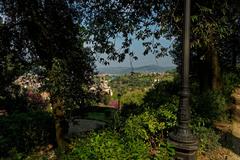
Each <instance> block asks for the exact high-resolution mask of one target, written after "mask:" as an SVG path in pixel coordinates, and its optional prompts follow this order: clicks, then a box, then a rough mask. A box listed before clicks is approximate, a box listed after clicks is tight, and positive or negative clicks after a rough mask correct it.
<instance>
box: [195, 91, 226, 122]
mask: <svg viewBox="0 0 240 160" xmlns="http://www.w3.org/2000/svg"><path fill="white" fill-rule="evenodd" d="M192 110H193V115H194V116H197V117H199V116H201V117H202V118H204V119H209V120H210V122H213V121H216V120H227V119H228V116H229V114H228V112H227V103H226V98H225V96H224V95H223V94H222V93H221V92H218V91H208V92H205V93H203V94H201V95H198V96H193V97H192Z"/></svg>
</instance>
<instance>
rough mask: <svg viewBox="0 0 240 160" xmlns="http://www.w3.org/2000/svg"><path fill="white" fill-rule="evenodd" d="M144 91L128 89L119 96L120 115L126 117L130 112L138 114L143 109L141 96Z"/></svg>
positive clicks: (143, 94)
mask: <svg viewBox="0 0 240 160" xmlns="http://www.w3.org/2000/svg"><path fill="white" fill-rule="evenodd" d="M144 96H145V92H144V91H141V90H134V91H128V92H127V93H126V94H124V95H123V96H122V97H121V105H122V111H121V115H122V116H125V117H128V116H130V115H131V114H138V113H141V112H142V111H143V109H144V108H143V106H142V104H143V97H144Z"/></svg>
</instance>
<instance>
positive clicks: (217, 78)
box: [209, 49, 221, 90]
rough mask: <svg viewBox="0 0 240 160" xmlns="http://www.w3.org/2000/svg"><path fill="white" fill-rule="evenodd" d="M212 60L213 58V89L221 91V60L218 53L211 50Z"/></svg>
mask: <svg viewBox="0 0 240 160" xmlns="http://www.w3.org/2000/svg"><path fill="white" fill-rule="evenodd" d="M209 54H210V58H211V61H210V62H211V89H212V90H219V89H221V74H220V73H221V72H220V65H219V58H218V55H217V53H216V52H215V51H214V50H213V49H210V52H209Z"/></svg>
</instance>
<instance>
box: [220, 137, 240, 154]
mask: <svg viewBox="0 0 240 160" xmlns="http://www.w3.org/2000/svg"><path fill="white" fill-rule="evenodd" d="M220 143H221V144H222V146H223V147H226V148H228V149H230V150H232V151H233V152H234V153H236V154H237V155H240V138H238V137H235V136H234V135H232V134H231V133H224V134H223V135H222V137H221V141H220Z"/></svg>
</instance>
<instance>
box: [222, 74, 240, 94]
mask: <svg viewBox="0 0 240 160" xmlns="http://www.w3.org/2000/svg"><path fill="white" fill-rule="evenodd" d="M222 81H223V94H224V95H225V96H226V97H227V98H229V97H230V96H231V94H232V92H233V90H234V89H235V88H236V87H237V86H239V84H240V75H239V73H233V72H229V73H224V74H223V76H222Z"/></svg>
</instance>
